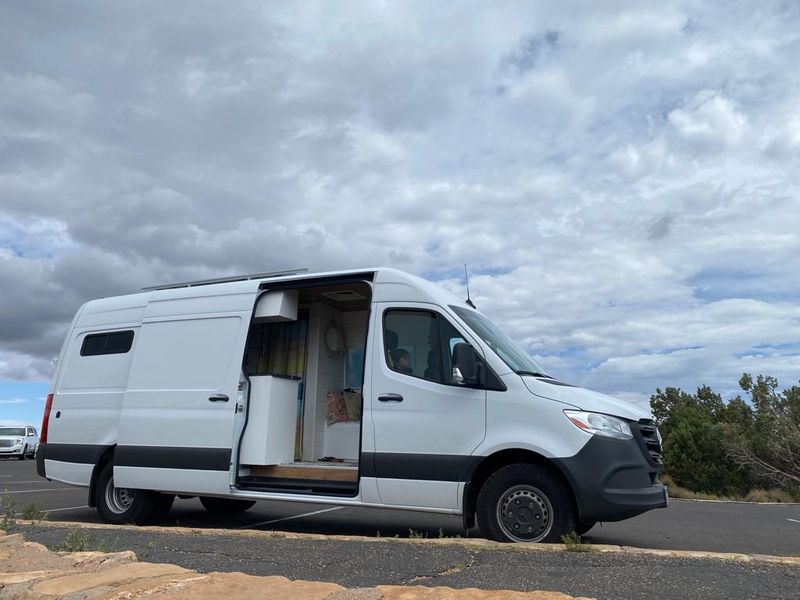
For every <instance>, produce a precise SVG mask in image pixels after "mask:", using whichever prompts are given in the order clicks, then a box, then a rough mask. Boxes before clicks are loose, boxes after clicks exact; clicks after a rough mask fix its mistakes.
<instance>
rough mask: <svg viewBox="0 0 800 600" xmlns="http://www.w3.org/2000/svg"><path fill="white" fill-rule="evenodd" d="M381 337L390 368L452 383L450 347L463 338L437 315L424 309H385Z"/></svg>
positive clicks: (423, 377) (439, 381)
mask: <svg viewBox="0 0 800 600" xmlns="http://www.w3.org/2000/svg"><path fill="white" fill-rule="evenodd" d="M383 341H384V355H385V357H386V364H387V365H388V367H389V368H390V369H392V370H393V371H396V372H398V373H403V374H404V375H410V376H412V377H419V378H420V379H427V380H428V381H433V382H436V383H444V384H448V385H454V382H453V381H452V370H453V369H452V353H453V347H454V346H455V345H456V344H457V343H459V342H464V339H463V338H462V337H461V334H460V333H459V332H458V331H457V330H456V328H455V327H453V325H451V324H450V322H449V321H447V319H445V318H444V317H442V316H441V315H439V314H437V313H435V312H431V311H426V310H412V309H397V310H388V311H386V313H384V321H383Z"/></svg>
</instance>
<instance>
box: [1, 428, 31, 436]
mask: <svg viewBox="0 0 800 600" xmlns="http://www.w3.org/2000/svg"><path fill="white" fill-rule="evenodd" d="M0 435H25V428H23V427H0Z"/></svg>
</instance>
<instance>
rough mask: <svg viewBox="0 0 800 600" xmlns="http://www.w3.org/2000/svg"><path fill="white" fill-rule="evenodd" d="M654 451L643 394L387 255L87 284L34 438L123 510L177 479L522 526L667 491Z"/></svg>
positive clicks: (94, 500)
mask: <svg viewBox="0 0 800 600" xmlns="http://www.w3.org/2000/svg"><path fill="white" fill-rule="evenodd" d="M660 465H661V445H660V437H659V434H658V431H657V429H656V427H655V425H654V424H653V422H652V420H651V416H650V415H649V414H648V413H647V412H646V411H645V410H643V409H642V408H640V407H637V406H634V405H632V404H629V403H626V402H622V401H619V400H616V399H614V398H611V397H608V396H605V395H602V394H599V393H595V392H591V391H588V390H586V389H582V388H579V387H575V386H573V385H570V384H567V383H564V382H562V381H558V380H556V379H554V378H553V377H550V376H549V375H546V374H544V373H543V372H542V369H541V368H540V367H539V366H538V365H537V364H536V363H535V362H534V361H533V360H532V359H531V358H530V357H529V356H528V355H527V354H526V353H525V352H524V351H523V350H521V349H520V348H519V347H518V346H517V345H516V344H515V343H514V342H512V341H511V339H510V338H509V337H508V336H506V335H505V334H504V333H503V332H502V331H501V330H500V329H498V328H497V327H496V326H495V325H493V324H492V323H491V322H490V321H489V320H488V319H487V318H486V317H485V316H483V315H482V314H481V313H480V312H478V311H477V310H475V309H474V308H473V307H472V305H471V303H470V302H468V301H464V300H461V299H459V298H457V297H455V296H453V295H451V294H450V293H448V292H446V291H444V290H443V289H441V288H439V287H438V286H436V285H434V284H432V283H430V282H428V281H425V280H423V279H420V278H418V277H414V276H412V275H408V274H406V273H403V272H401V271H397V270H394V269H383V268H380V269H363V270H356V271H346V272H334V273H324V274H308V273H301V272H289V273H279V274H261V275H256V276H245V277H242V278H237V279H231V280H222V281H221V280H215V281H205V282H193V283H188V284H176V285H173V286H165V287H162V288H152V289H148V290H146V291H145V292H143V293H138V294H133V295H128V296H120V297H115V298H104V299H101V300H94V301H92V302H88V303H87V304H85V305H84V306H83V307H81V309H80V310H79V311H78V314H77V315H75V318H74V320H73V322H72V325H71V327H70V329H69V333H68V335H67V338H66V340H65V342H64V345H63V348H62V350H61V354H60V358H59V361H58V367H57V369H56V373H55V374H54V376H53V383H52V388H51V394H50V395H49V396H48V399H47V405H46V409H45V414H44V421H43V423H42V431H41V445H40V450H39V452H38V455H37V468H38V472H39V474H40V475H41V476H43V477H46V478H47V479H52V480H56V481H61V482H64V483H70V484H74V485H80V486H88V487H89V504H90V505H92V506H96V507H97V509H98V511H99V513H100V515H101V516H102V517H103V518H104V519H105V520H106V521H110V522H114V523H122V522H133V523H144V522H148V521H152V520H154V519H157V518H159V517H163V516H164V515H165V514H166V513H167V511H168V510H169V508H170V506H171V504H172V501H173V499H174V498H175V496H176V495H179V496H181V497H187V496H199V497H200V499H201V501H202V502H203V505H204V506H205V507H206V508H207V509H208V510H210V511H212V512H233V511H241V510H246V509H247V508H249V507H250V506H252V505H253V504H254V503H255V501H257V500H281V501H297V502H314V503H317V504H320V503H327V504H336V505H347V506H370V507H387V508H395V509H409V510H416V511H428V512H437V513H445V514H460V515H463V519H464V524H465V526H472V525H473V524H474V523H475V519H476V517H477V522H478V524H479V526H480V528H481V532H482V533H483V535H485V536H486V537H489V538H492V539H495V540H502V541H518V542H538V541H548V542H551V541H558V540H559V539H560V536H561V535H562V534H564V533H566V532H570V531H573V530H574V531H577V532H578V533H582V532H585V531H587V530H588V529H589V528H590V527H592V526H593V525H594V524H595V523H596V522H598V521H617V520H621V519H625V518H628V517H632V516H634V515H638V514H640V513H642V512H644V511H647V510H650V509H653V508H659V507H664V506H666V505H667V495H666V490H665V488H664V487H663V486H662V485H661V484H660V483H659V482H658V479H657V474H658V471H659V468H660Z"/></svg>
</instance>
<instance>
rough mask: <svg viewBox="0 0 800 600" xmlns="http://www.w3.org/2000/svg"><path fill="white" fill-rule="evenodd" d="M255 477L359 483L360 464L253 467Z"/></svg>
mask: <svg viewBox="0 0 800 600" xmlns="http://www.w3.org/2000/svg"><path fill="white" fill-rule="evenodd" d="M250 472H251V474H252V475H253V476H254V477H275V478H279V479H305V480H313V481H358V463H357V462H342V463H302V462H298V463H292V464H290V465H270V466H261V465H253V466H251V467H250Z"/></svg>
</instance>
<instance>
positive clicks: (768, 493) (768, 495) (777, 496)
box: [658, 474, 795, 502]
mask: <svg viewBox="0 0 800 600" xmlns="http://www.w3.org/2000/svg"><path fill="white" fill-rule="evenodd" d="M658 478H659V479H660V480H661V483H663V484H664V485H665V486H667V489H668V490H669V497H670V498H683V499H686V500H738V501H745V502H795V499H794V498H793V497H792V495H791V494H790V493H789V492H787V491H785V490H762V489H755V490H750V492H748V494H747V495H746V496H719V495H717V494H707V493H705V492H693V491H692V490H687V489H686V488H684V487H681V486H679V485H678V484H677V483H675V482H674V481H673V479H672V477H670V476H669V475H666V474H661V475H659V476H658Z"/></svg>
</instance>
